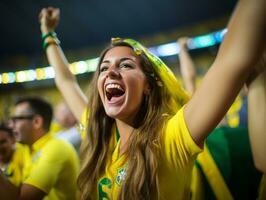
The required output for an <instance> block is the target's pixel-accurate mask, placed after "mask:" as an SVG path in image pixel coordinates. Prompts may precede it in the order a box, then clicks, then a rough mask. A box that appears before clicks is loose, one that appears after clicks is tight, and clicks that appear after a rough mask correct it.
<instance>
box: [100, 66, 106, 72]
mask: <svg viewBox="0 0 266 200" xmlns="http://www.w3.org/2000/svg"><path fill="white" fill-rule="evenodd" d="M107 70H108V66H106V65H105V66H101V67H100V73H101V72H105V71H107Z"/></svg>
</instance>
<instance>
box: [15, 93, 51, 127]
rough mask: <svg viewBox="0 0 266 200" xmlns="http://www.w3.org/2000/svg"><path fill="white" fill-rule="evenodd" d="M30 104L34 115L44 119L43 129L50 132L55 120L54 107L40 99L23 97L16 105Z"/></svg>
mask: <svg viewBox="0 0 266 200" xmlns="http://www.w3.org/2000/svg"><path fill="white" fill-rule="evenodd" d="M21 103H28V104H29V107H30V109H31V111H32V114H37V115H40V116H41V117H42V118H43V128H44V129H45V130H46V131H47V132H48V131H49V130H50V125H51V121H52V118H53V108H52V105H51V104H50V103H49V102H48V101H46V100H44V99H43V98H40V97H35V96H34V97H22V98H19V99H18V100H17V101H16V103H15V105H18V104H21Z"/></svg>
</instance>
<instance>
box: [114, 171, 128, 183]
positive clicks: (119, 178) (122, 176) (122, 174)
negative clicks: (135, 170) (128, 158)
mask: <svg viewBox="0 0 266 200" xmlns="http://www.w3.org/2000/svg"><path fill="white" fill-rule="evenodd" d="M126 175H127V173H126V168H125V167H123V168H119V169H118V170H117V176H116V179H115V181H116V183H117V184H118V185H121V183H122V181H123V180H125V178H126Z"/></svg>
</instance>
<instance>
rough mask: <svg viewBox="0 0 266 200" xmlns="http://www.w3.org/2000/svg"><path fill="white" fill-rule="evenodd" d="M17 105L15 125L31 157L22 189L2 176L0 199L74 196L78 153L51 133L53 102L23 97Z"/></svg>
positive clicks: (13, 118)
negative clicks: (51, 103)
mask: <svg viewBox="0 0 266 200" xmlns="http://www.w3.org/2000/svg"><path fill="white" fill-rule="evenodd" d="M15 105H16V106H15V111H14V115H13V117H12V120H13V128H14V131H15V132H16V133H17V134H18V138H19V140H20V141H21V142H22V143H25V144H27V145H28V146H29V148H30V155H31V161H30V164H29V165H28V166H27V167H26V168H25V170H24V181H23V184H22V186H21V189H20V190H17V189H16V188H14V187H12V185H11V184H9V183H8V182H7V181H6V180H5V179H4V177H3V176H2V175H1V176H0V185H1V189H0V199H36V200H37V199H45V200H57V199H58V200H59V199H60V200H64V199H66V200H67V199H69V200H72V199H75V198H76V177H77V174H78V168H79V167H78V166H79V164H78V156H77V154H76V152H75V150H74V148H73V147H72V146H71V145H70V144H68V143H67V142H65V141H63V140H60V139H55V138H54V137H53V136H52V135H51V134H50V133H48V132H49V128H50V123H51V120H52V114H53V112H52V107H51V105H50V104H49V103H48V102H46V101H44V100H43V99H40V98H37V97H28V98H23V99H20V100H19V101H17V103H16V104H15Z"/></svg>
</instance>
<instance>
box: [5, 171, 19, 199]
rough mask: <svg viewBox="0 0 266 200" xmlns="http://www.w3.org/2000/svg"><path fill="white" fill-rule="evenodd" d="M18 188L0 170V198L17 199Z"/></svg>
mask: <svg viewBox="0 0 266 200" xmlns="http://www.w3.org/2000/svg"><path fill="white" fill-rule="evenodd" d="M18 196H19V189H18V188H17V187H15V186H14V185H13V184H11V183H10V182H9V181H8V180H7V178H6V177H5V176H4V174H3V172H2V170H0V199H9V200H17V199H18Z"/></svg>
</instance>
